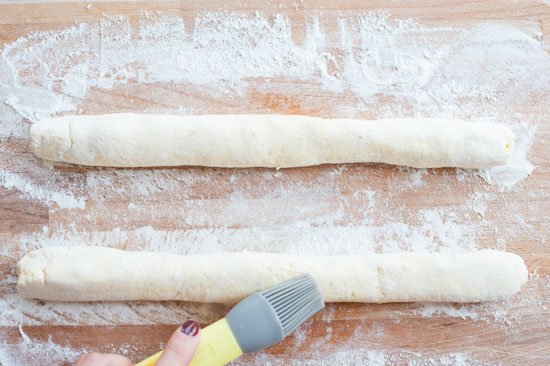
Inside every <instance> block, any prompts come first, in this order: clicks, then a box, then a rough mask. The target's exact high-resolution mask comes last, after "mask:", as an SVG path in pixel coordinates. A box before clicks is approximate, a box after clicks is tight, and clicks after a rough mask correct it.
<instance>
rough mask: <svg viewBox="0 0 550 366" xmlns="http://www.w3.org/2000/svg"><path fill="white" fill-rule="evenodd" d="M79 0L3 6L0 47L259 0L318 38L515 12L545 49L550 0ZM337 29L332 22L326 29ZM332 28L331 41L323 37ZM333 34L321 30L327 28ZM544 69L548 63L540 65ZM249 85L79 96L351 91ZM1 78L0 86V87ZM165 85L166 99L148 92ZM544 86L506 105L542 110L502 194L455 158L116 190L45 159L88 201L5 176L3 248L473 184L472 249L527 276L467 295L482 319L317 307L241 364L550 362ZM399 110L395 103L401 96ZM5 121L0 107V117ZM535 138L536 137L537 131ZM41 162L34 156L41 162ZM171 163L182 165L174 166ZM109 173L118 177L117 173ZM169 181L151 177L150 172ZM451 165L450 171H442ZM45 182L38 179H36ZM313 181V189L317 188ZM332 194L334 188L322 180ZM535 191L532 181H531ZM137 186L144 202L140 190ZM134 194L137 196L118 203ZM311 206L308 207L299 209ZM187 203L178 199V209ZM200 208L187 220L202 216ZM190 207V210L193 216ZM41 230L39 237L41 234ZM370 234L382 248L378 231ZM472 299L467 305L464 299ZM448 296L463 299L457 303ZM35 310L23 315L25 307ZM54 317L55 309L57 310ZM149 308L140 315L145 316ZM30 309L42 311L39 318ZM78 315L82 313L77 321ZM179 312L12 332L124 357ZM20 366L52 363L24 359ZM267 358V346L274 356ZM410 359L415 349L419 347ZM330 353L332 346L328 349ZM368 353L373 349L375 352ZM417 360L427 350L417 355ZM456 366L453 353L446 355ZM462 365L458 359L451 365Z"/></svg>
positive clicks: (423, 200) (335, 101) (402, 201)
mask: <svg viewBox="0 0 550 366" xmlns="http://www.w3.org/2000/svg"><path fill="white" fill-rule="evenodd" d="M86 4H87V3H83V2H80V1H71V2H63V3H60V2H56V1H51V2H40V3H24V2H22V3H4V4H0V44H7V43H10V42H13V41H14V40H16V39H17V38H19V37H22V36H25V35H27V34H28V33H30V32H33V31H49V30H56V29H62V28H64V27H67V26H69V25H73V24H74V23H75V22H89V21H97V20H98V19H100V18H101V17H102V16H103V15H104V14H105V13H109V14H124V15H126V16H128V17H129V18H130V20H131V22H132V23H133V24H137V22H138V19H139V14H140V11H142V10H149V11H160V12H162V13H165V14H169V15H177V16H181V17H183V18H184V19H185V20H186V21H187V22H188V24H192V19H193V18H194V17H195V16H196V15H197V14H203V13H205V12H209V11H229V12H240V13H248V14H252V13H254V12H256V11H258V12H260V13H261V14H265V15H269V14H274V13H284V14H286V15H288V16H289V18H290V19H291V21H292V24H293V29H294V32H293V35H294V36H295V37H296V40H297V41H299V40H300V39H301V37H303V30H304V29H305V23H306V21H305V20H306V18H307V17H308V16H311V15H314V14H319V13H321V12H322V13H323V22H325V23H326V24H325V26H326V28H327V32H328V34H329V36H333V37H334V38H336V28H334V27H335V25H334V23H335V22H334V21H333V20H334V19H336V18H337V17H339V16H341V15H342V14H356V13H361V12H366V11H380V10H382V11H387V12H389V13H390V14H391V15H392V17H396V18H399V17H415V18H418V19H419V21H421V22H422V23H423V24H428V25H439V26H442V25H446V26H462V25H465V26H466V25H470V24H475V23H476V22H479V21H486V20H490V21H498V22H504V23H506V24H514V25H517V26H518V27H521V25H522V24H524V23H525V21H526V20H529V21H534V22H537V23H539V24H540V27H541V29H542V32H543V44H544V48H545V49H546V50H548V49H549V48H548V47H549V44H550V42H548V38H549V37H550V6H549V5H548V3H547V2H544V1H524V2H517V1H498V2H494V1H487V0H479V1H467V2H455V3H452V2H449V1H443V0H440V1H410V2H402V1H382V0H376V1H369V2H368V3H365V2H360V1H334V0H331V1H328V0H318V1H308V0H305V1H303V2H300V1H284V2H276V3H275V2H265V1H257V0H253V1H249V2H242V1H234V0H231V1H224V2H219V1H212V0H208V1H204V2H201V3H200V4H198V3H197V2H192V1H165V0H162V1H156V2H152V1H133V2H126V1H101V2H93V3H92V6H91V8H89V9H88V8H87V5H86ZM331 27H333V28H331ZM333 41H334V40H333ZM328 42H329V43H330V42H331V39H329V40H328ZM549 72H550V70H549ZM251 85H252V87H251V88H250V92H249V93H248V95H247V96H246V98H245V99H244V100H243V99H239V98H236V97H235V98H233V99H232V98H231V97H227V98H213V97H212V96H210V95H208V94H207V93H205V92H204V91H202V90H201V88H199V87H197V86H193V85H170V84H160V83H159V84H153V85H139V84H131V85H124V86H119V87H116V88H114V89H111V90H101V89H92V90H90V92H89V93H88V94H87V95H86V98H85V100H84V101H83V102H82V105H81V106H80V107H81V108H82V110H83V112H84V113H110V112H118V111H135V112H139V111H142V110H148V109H152V108H167V109H170V108H173V109H175V108H177V107H178V106H180V105H193V106H196V107H197V108H198V109H204V110H208V111H211V112H217V113H238V112H247V113H274V112H277V113H288V114H290V113H293V114H294V113H295V114H308V115H317V116H324V117H330V116H332V115H334V114H335V113H336V109H335V106H338V105H340V104H346V105H347V104H352V103H353V102H354V100H355V99H356V98H357V97H356V96H353V95H351V94H346V93H344V94H341V95H335V94H332V93H328V92H323V91H320V90H317V89H316V86H315V85H308V84H307V83H302V82H296V81H292V80H274V81H273V86H272V88H271V89H267V90H266V89H265V88H263V87H261V84H260V83H257V84H254V82H251ZM0 87H1V86H0ZM159 96H162V98H159ZM549 96H550V88H548V87H547V88H546V90H541V91H540V95H539V96H538V99H533V100H531V103H530V104H528V105H525V104H521V105H520V104H519V103H518V105H510V106H507V108H508V109H509V115H510V116H511V115H512V114H513V113H514V112H517V111H519V112H521V113H529V114H530V115H533V116H536V118H537V119H538V120H539V121H546V122H543V123H540V124H539V128H538V130H537V138H536V140H535V144H534V145H533V146H532V148H531V150H530V153H529V156H530V161H531V162H532V163H533V164H534V165H535V166H536V169H535V170H534V172H533V174H532V176H531V177H529V178H528V179H527V180H526V181H524V182H522V183H521V184H520V186H519V188H516V189H513V190H510V191H503V192H501V191H499V190H498V189H496V188H495V187H493V186H489V185H487V184H486V183H485V182H483V180H482V179H481V178H475V177H474V178H470V179H468V180H465V181H459V180H457V179H456V177H454V175H455V174H456V172H455V171H454V170H446V169H439V170H428V171H427V174H426V175H424V176H423V181H424V183H423V185H420V186H415V185H414V184H413V183H412V182H411V181H410V175H409V174H408V172H406V171H403V170H402V169H399V168H396V167H390V166H384V165H364V164H353V165H346V166H345V167H342V170H341V171H340V172H339V174H338V175H335V174H333V173H334V171H335V169H336V168H335V167H333V166H320V167H312V168H307V169H289V170H285V171H284V172H283V173H282V177H281V179H282V182H283V183H281V181H274V180H271V181H270V180H266V179H264V174H271V173H270V172H269V170H265V169H243V170H235V169H204V168H173V169H158V170H146V171H147V172H149V171H150V172H151V173H150V176H151V181H152V182H154V181H155V179H156V178H159V181H160V182H161V183H159V184H160V185H157V186H155V184H154V183H151V187H153V186H154V189H153V188H152V189H151V191H150V192H147V194H140V193H138V192H137V191H135V187H133V186H132V185H131V184H129V183H128V182H127V180H126V179H125V178H124V174H125V170H123V169H121V170H119V171H117V174H119V175H120V179H116V178H115V179H114V180H113V182H112V187H113V189H111V190H109V189H105V190H104V191H103V197H102V199H101V200H95V197H90V196H87V193H86V186H87V184H89V181H90V180H91V178H90V174H92V173H93V174H94V175H95V176H101V174H102V172H103V170H102V169H96V168H82V167H74V166H54V167H53V168H52V169H53V170H54V171H55V172H56V173H60V174H61V175H63V176H64V177H66V178H67V179H69V180H70V181H71V182H74V183H75V184H76V185H78V186H79V187H82V195H83V196H84V197H87V198H88V202H87V204H86V207H85V208H84V209H82V210H80V209H66V208H60V207H58V206H56V205H49V206H48V205H46V204H45V203H43V202H41V201H40V200H37V199H30V198H28V197H26V196H24V195H21V194H19V192H17V191H15V190H12V189H0V245H3V246H11V247H13V251H12V252H13V253H16V254H18V255H20V254H22V253H19V248H18V247H17V245H18V244H17V243H18V242H17V240H19V239H18V238H20V235H24V234H28V235H33V234H36V233H37V232H40V231H41V230H43V227H45V226H46V227H48V228H49V230H52V231H54V230H55V228H56V227H70V226H71V225H72V226H74V227H76V228H86V229H88V230H90V231H96V232H98V233H102V232H106V231H109V230H113V228H120V229H121V230H133V229H136V228H140V227H143V226H147V225H150V226H152V227H153V228H155V229H157V230H166V231H170V230H189V231H192V230H199V229H211V230H215V229H216V228H217V227H220V226H222V227H224V228H232V229H245V228H258V227H261V228H273V227H277V226H284V225H287V224H289V223H293V222H296V221H298V222H299V221H300V220H307V221H308V222H309V223H313V224H314V225H315V226H316V227H323V226H324V225H326V217H327V216H329V215H331V214H333V213H334V212H336V211H338V212H340V216H339V218H338V220H337V222H336V224H338V225H341V226H346V225H351V224H354V225H359V224H360V223H361V222H363V221H364V220H365V219H366V218H365V215H364V211H365V206H366V205H367V204H368V200H367V199H366V198H361V197H360V198H356V195H355V193H356V192H358V191H361V190H364V189H365V188H368V189H370V190H372V191H375V192H377V195H378V197H381V199H382V200H385V201H384V202H385V204H386V205H387V206H388V211H387V213H385V214H384V213H383V214H380V215H379V216H377V217H369V220H371V221H370V222H369V224H370V225H382V224H384V223H387V222H408V223H414V222H415V221H418V216H417V214H418V211H419V210H422V209H425V208H431V209H445V208H449V207H456V206H458V205H461V204H463V203H464V202H465V201H467V200H468V199H469V198H470V196H471V195H472V193H474V192H478V191H480V190H481V191H484V192H488V193H491V195H492V196H491V197H493V198H492V199H491V200H490V201H489V202H488V203H487V208H486V211H485V213H484V215H483V216H479V217H477V216H476V214H475V213H473V212H471V211H467V212H466V211H464V212H463V211H460V212H459V214H460V215H462V216H463V217H461V218H463V219H467V220H469V222H478V223H479V230H478V232H477V233H476V235H475V240H476V242H477V243H478V245H479V246H480V247H494V246H495V242H496V241H497V239H498V238H500V237H503V236H505V237H506V239H507V240H506V250H508V251H512V252H515V253H518V254H520V255H522V256H523V257H524V259H525V261H526V264H527V265H528V268H529V270H530V272H531V273H532V278H531V279H530V281H529V283H528V284H527V286H526V288H525V289H524V290H523V291H522V293H521V294H518V295H517V296H516V297H515V298H514V299H512V300H511V301H510V302H507V303H505V304H496V305H490V304H489V305H487V306H486V307H483V306H481V307H476V306H477V305H471V306H473V307H474V308H475V309H476V311H477V312H478V313H479V314H481V315H480V318H477V319H471V318H466V319H461V318H459V317H451V316H445V315H434V316H429V317H425V316H423V314H422V311H421V310H420V308H419V307H418V306H417V305H414V304H380V305H378V304H364V305H362V304H332V305H330V306H329V307H328V309H327V310H326V311H325V312H323V313H322V314H319V315H317V316H315V317H314V319H313V320H312V321H311V322H309V323H308V324H307V325H306V326H305V327H304V329H303V331H302V333H301V334H300V335H299V336H293V337H290V338H288V339H286V340H285V341H284V342H283V343H281V344H279V345H277V346H274V347H272V348H270V349H269V350H268V351H267V356H265V357H267V358H265V357H264V358H254V357H253V356H250V357H246V358H243V359H242V360H241V361H240V362H242V364H265V363H266V360H268V361H270V362H273V363H274V364H293V363H296V362H298V361H308V360H310V361H312V363H311V364H315V360H317V361H319V360H322V359H325V358H329V357H331V356H332V355H334V354H337V352H338V351H347V350H350V349H362V350H366V351H367V350H381V351H383V352H384V355H385V356H384V357H385V358H386V361H385V362H386V364H400V365H407V364H410V363H409V359H413V360H415V359H418V355H419V354H420V355H421V356H422V357H427V358H428V360H427V361H425V363H420V361H419V363H418V364H421V365H424V364H431V363H427V362H429V358H430V357H433V360H435V361H434V363H433V364H443V363H445V362H444V361H441V362H440V359H441V357H442V355H448V354H452V353H461V352H464V353H467V354H468V355H469V362H471V363H472V364H490V365H492V364H500V365H518V364H522V365H534V366H535V365H537V366H538V365H545V364H550V299H549V293H550V289H549V288H550V287H549V283H550V282H549V281H550V246H549V244H548V240H547V235H548V234H547V233H548V232H550V210H549V209H548V208H549V207H550V194H548V192H550V146H549V144H548V143H547V141H549V140H550V124H549V123H548V122H547V121H549V120H550V98H548V97H549ZM405 111H406V106H405ZM376 114H377V106H373V107H372V108H371V109H369V110H365V111H364V112H362V115H361V117H362V118H372V117H374V116H376ZM0 118H1V117H0ZM545 142H546V143H545ZM2 144H3V147H4V148H5V149H6V151H7V150H9V151H10V153H11V154H13V155H12V158H11V160H10V161H9V162H7V163H6V164H8V165H9V166H10V168H11V167H13V169H14V170H17V166H18V164H20V162H21V161H23V160H25V161H33V159H34V158H33V157H32V155H31V154H30V151H29V149H28V146H27V144H26V142H25V141H20V140H17V139H14V140H10V141H2ZM36 164H41V163H40V162H36ZM178 169H186V171H187V172H188V173H189V175H193V176H196V177H201V178H203V179H201V180H195V181H194V182H193V185H192V186H186V187H185V189H184V188H182V187H180V186H178V184H182V185H183V183H181V182H173V183H172V185H170V186H165V185H163V184H165V182H166V181H170V179H169V178H170V177H172V175H171V174H172V172H173V171H175V170H178ZM178 171H179V170H178ZM115 175H116V174H115ZM161 176H162V177H164V178H166V177H168V179H160V177H161ZM450 177H451V178H452V179H450ZM36 179H37V180H38V179H42V178H40V177H37V178H36ZM281 185H284V186H285V187H296V186H301V187H306V188H309V190H308V189H304V190H303V191H301V192H302V195H301V196H298V197H296V198H295V199H293V200H288V199H284V198H278V197H270V198H265V197H266V195H267V194H268V193H269V192H272V191H274V190H276V189H277V188H279V187H281ZM235 186H238V187H244V188H247V192H248V194H247V196H246V197H243V198H242V207H244V208H243V209H242V210H235V211H232V215H231V216H230V217H227V216H225V215H224V209H226V208H227V207H228V206H230V205H231V204H233V202H234V200H233V199H232V197H231V194H232V192H233V191H234V187H235ZM319 187H321V188H323V189H320V188H319ZM335 192H336V193H337V195H333V193H335ZM532 192H536V193H537V194H529V193H532ZM136 196H139V199H140V201H136ZM129 203H133V204H134V205H135V209H134V210H132V211H129V210H128V205H129ZM305 206H307V207H310V208H311V207H313V209H311V210H309V211H307V212H304V211H300V210H298V209H297V208H299V207H305ZM182 207H183V208H184V209H182ZM199 214H201V215H204V216H205V217H208V218H209V219H208V220H205V221H204V222H203V223H197V222H198V221H197V219H196V218H197V217H198V215H199ZM190 217H191V218H193V220H190V219H189V218H190ZM45 235H46V234H45ZM117 245H118V246H119V247H122V248H128V249H139V248H140V243H134V242H131V241H124V240H122V239H121V242H120V243H117ZM380 245H383V243H381V244H380ZM15 262H16V259H15V257H14V256H3V257H2V256H0V276H1V279H2V283H1V284H0V296H4V297H7V296H13V295H14V294H15V286H14V281H13V275H14V266H15ZM172 305H173V306H176V307H181V309H182V321H183V320H185V319H183V317H184V315H185V316H193V317H196V318H198V320H199V321H201V322H203V323H204V324H206V323H210V322H212V321H214V320H215V319H217V318H218V317H220V316H223V314H225V312H226V311H227V307H226V306H223V305H215V304H213V305H201V304H189V303H177V304H172ZM467 306H470V305H467ZM457 307H458V305H457ZM500 307H503V308H504V309H506V316H505V317H504V316H503V317H501V318H499V317H496V318H495V317H494V314H495V309H499V308H500ZM32 315H33V314H29V316H30V317H32ZM61 315H62V314H61ZM144 317H145V318H146V317H147V314H145V315H144ZM37 320H38V321H41V319H40V317H39V316H37ZM76 323H78V322H76ZM175 326H176V324H151V325H133V324H112V325H107V326H106V325H90V324H85V323H84V324H76V325H70V326H69V325H62V324H57V323H55V322H51V323H50V324H43V325H33V326H26V325H23V331H24V332H25V333H26V334H27V335H28V336H29V337H30V338H31V339H33V340H34V341H43V342H47V341H48V339H50V340H51V341H52V342H54V343H56V344H60V345H64V346H69V347H71V348H74V349H81V348H83V349H85V350H87V351H91V350H96V351H101V352H112V351H113V350H124V351H126V352H127V353H128V355H129V356H130V357H131V358H132V359H133V360H134V361H138V360H140V359H142V358H143V357H145V356H147V355H149V354H151V353H153V352H155V351H157V350H158V348H159V347H160V344H161V343H162V342H163V341H164V340H165V339H166V338H167V337H168V335H169V334H170V333H171V332H172V330H173V329H174V327H175ZM0 334H1V335H2V336H1V339H2V341H5V342H7V343H8V344H12V345H16V344H20V343H21V342H23V341H24V339H23V338H22V335H21V333H20V331H19V329H18V327H17V326H13V325H11V326H1V327H0ZM28 357H29V359H28V360H27V361H26V362H27V364H28V365H34V364H48V362H47V361H46V360H43V361H42V362H38V361H37V358H35V357H34V356H33V355H29V356H28ZM270 357H272V358H270ZM415 357H416V358H415ZM331 360H332V359H331ZM371 361H372V360H371ZM371 361H369V360H368V359H366V358H365V359H361V360H357V359H346V358H343V359H342V360H340V363H339V364H354V363H355V364H369V363H370V364H375V363H373V362H371ZM422 362H424V361H422ZM448 362H449V363H450V364H453V362H452V360H451V361H448ZM456 364H458V362H457V363H456Z"/></svg>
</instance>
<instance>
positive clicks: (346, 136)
mask: <svg viewBox="0 0 550 366" xmlns="http://www.w3.org/2000/svg"><path fill="white" fill-rule="evenodd" d="M31 145H32V150H33V152H34V154H35V155H36V156H38V157H40V158H43V159H47V160H54V161H63V162H67V163H73V164H80V165H93V166H112V167H151V166H178V165H197V166H208V167H224V168H246V167H268V168H290V167H300V166H311V165H319V164H332V163H361V162H372V163H387V164H394V165H404V166H410V167H416V168H438V167H460V168H474V169H476V168H487V167H492V166H498V165H505V164H506V162H507V160H508V158H509V156H510V154H511V151H512V150H513V147H514V134H513V133H512V132H511V131H510V130H509V129H508V128H507V127H505V126H502V125H498V124H491V123H475V122H464V121H458V120H449V119H413V120H409V119H387V120H376V121H360V120H351V119H333V120H327V119H322V118H316V117H307V116H290V115H247V114H240V115H201V116H170V115H140V114H131V113H125V114H111V115H97V116H64V117H57V118H51V119H47V120H43V121H40V122H38V123H35V124H34V125H33V126H32V127H31Z"/></svg>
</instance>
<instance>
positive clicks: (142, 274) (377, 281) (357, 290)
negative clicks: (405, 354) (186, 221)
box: [17, 246, 527, 303]
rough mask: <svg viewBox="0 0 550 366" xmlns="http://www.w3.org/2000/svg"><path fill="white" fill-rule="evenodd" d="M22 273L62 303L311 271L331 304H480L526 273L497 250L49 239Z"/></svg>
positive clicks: (162, 293) (268, 281) (206, 291)
mask: <svg viewBox="0 0 550 366" xmlns="http://www.w3.org/2000/svg"><path fill="white" fill-rule="evenodd" d="M17 273H18V275H19V279H18V283H17V289H18V291H19V293H20V294H21V295H22V296H24V297H30V298H38V299H44V300H60V301H96V300H97V301H99V300H106V301H118V300H184V301H197V302H220V303H234V302H237V301H239V300H241V299H242V298H244V297H246V296H247V295H249V294H251V293H252V292H254V291H257V290H261V289H264V288H266V287H269V286H271V285H274V284H276V283H279V282H281V281H283V280H286V279H289V278H291V277H294V276H297V275H300V274H303V273H309V274H311V275H312V276H313V278H315V280H316V281H317V283H318V285H319V287H320V288H321V291H322V292H323V296H324V299H325V301H326V302H375V303H382V302H410V301H438V302H439V301H444V302H477V301H495V300H502V299H505V298H508V297H510V296H512V295H513V294H514V293H516V292H517V291H519V290H520V288H521V286H522V285H523V284H524V283H525V282H526V281H527V269H526V267H525V264H524V263H523V260H522V259H521V257H519V256H518V255H515V254H512V253H506V252H499V251H493V250H482V251H476V252H466V253H453V254H442V253H441V254H420V253H394V254H372V255H365V256H359V255H337V256H295V255H286V254H273V253H253V252H241V253H228V254H208V255H188V256H180V255H174V254H167V253H156V252H135V251H123V250H118V249H112V248H105V247H87V246H74V247H72V246H71V247H48V248H43V249H39V250H35V251H32V252H30V253H28V254H27V255H25V256H24V257H23V258H22V259H21V260H20V261H19V263H18V265H17Z"/></svg>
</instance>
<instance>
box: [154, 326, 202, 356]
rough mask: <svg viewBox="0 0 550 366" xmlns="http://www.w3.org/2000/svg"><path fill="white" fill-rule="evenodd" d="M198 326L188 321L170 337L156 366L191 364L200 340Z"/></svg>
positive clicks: (199, 327)
mask: <svg viewBox="0 0 550 366" xmlns="http://www.w3.org/2000/svg"><path fill="white" fill-rule="evenodd" d="M200 329H201V326H200V324H199V323H198V322H197V321H195V320H188V321H186V322H185V323H183V325H182V326H181V327H179V328H178V329H177V330H176V331H175V332H174V334H172V336H171V337H170V339H169V340H168V342H166V346H165V347H164V351H163V352H162V355H161V356H160V358H159V360H158V361H157V363H156V366H187V365H189V363H191V360H192V359H193V355H194V354H195V351H196V350H197V347H198V345H199V340H200Z"/></svg>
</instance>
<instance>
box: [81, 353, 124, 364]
mask: <svg viewBox="0 0 550 366" xmlns="http://www.w3.org/2000/svg"><path fill="white" fill-rule="evenodd" d="M76 366H132V362H130V360H129V359H127V358H126V357H123V356H120V355H113V354H108V355H106V354H101V353H87V354H85V355H82V356H80V358H79V359H78V361H76Z"/></svg>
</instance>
